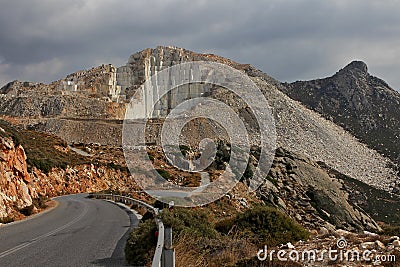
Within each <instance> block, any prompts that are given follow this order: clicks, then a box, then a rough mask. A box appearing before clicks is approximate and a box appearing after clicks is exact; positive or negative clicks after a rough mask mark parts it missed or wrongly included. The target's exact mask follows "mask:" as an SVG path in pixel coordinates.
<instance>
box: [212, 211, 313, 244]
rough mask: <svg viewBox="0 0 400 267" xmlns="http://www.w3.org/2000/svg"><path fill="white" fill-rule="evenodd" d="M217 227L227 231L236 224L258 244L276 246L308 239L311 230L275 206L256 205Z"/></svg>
mask: <svg viewBox="0 0 400 267" xmlns="http://www.w3.org/2000/svg"><path fill="white" fill-rule="evenodd" d="M216 225H217V226H218V227H217V229H218V230H219V231H221V232H222V233H225V234H226V233H227V231H229V230H230V229H231V228H232V227H233V226H234V225H236V227H237V228H238V231H241V232H243V233H246V234H248V235H249V237H250V238H252V239H253V240H254V242H255V243H256V244H257V245H268V246H275V245H278V244H282V243H287V242H294V241H298V240H306V239H308V237H309V232H308V231H307V230H305V229H304V228H303V227H302V226H301V225H299V224H297V223H296V222H295V221H293V220H292V219H291V218H289V217H288V216H286V215H284V214H283V213H281V212H280V211H278V210H277V209H275V208H272V207H268V206H256V207H254V208H251V209H249V210H247V211H245V212H244V213H241V214H238V215H237V216H236V217H235V218H234V219H233V220H227V221H225V222H219V223H217V224H216Z"/></svg>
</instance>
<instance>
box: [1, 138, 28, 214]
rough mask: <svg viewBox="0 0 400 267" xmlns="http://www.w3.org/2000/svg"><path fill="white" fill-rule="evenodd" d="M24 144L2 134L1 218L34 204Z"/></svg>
mask: <svg viewBox="0 0 400 267" xmlns="http://www.w3.org/2000/svg"><path fill="white" fill-rule="evenodd" d="M30 181H31V180H30V176H29V174H28V171H27V164H26V155H25V151H24V149H23V148H22V146H20V145H18V146H16V145H15V144H14V142H13V140H12V139H11V138H7V137H1V136H0V219H1V218H6V217H13V216H15V213H17V212H18V210H20V209H23V208H25V207H27V206H30V205H32V195H35V194H33V192H32V191H31V190H30V188H29V187H28V185H27V184H29V183H30Z"/></svg>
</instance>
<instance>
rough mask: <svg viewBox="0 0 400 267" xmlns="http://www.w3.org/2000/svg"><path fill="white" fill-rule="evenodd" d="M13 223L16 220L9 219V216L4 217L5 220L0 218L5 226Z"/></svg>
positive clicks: (0, 221)
mask: <svg viewBox="0 0 400 267" xmlns="http://www.w3.org/2000/svg"><path fill="white" fill-rule="evenodd" d="M13 221H14V219H13V218H11V217H9V216H7V217H4V218H0V223H4V224H6V223H11V222H13Z"/></svg>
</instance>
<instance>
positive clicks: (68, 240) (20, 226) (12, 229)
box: [0, 194, 138, 266]
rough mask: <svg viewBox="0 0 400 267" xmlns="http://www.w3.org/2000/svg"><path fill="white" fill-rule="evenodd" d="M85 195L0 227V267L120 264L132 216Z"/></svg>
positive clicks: (65, 198)
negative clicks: (34, 215) (45, 211)
mask: <svg viewBox="0 0 400 267" xmlns="http://www.w3.org/2000/svg"><path fill="white" fill-rule="evenodd" d="M86 196H87V195H85V194H79V195H69V196H63V197H58V198H56V199H55V200H56V201H57V202H58V203H59V205H58V206H57V207H56V208H55V209H53V210H51V211H49V212H47V213H44V214H40V215H39V216H36V217H33V218H32V219H28V220H25V221H21V222H17V223H14V224H10V225H5V226H0V266H124V265H125V261H124V247H125V242H126V238H127V236H128V234H129V231H130V230H131V229H132V228H133V227H134V226H136V225H137V224H138V220H137V218H136V216H135V215H134V214H132V213H129V212H127V211H126V210H124V209H123V208H121V207H120V206H118V205H116V204H113V203H110V202H107V201H103V200H96V199H88V198H86Z"/></svg>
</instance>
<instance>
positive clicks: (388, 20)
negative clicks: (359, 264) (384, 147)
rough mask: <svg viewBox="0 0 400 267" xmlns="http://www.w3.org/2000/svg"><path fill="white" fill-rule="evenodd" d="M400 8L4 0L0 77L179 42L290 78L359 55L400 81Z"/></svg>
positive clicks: (324, 1)
mask: <svg viewBox="0 0 400 267" xmlns="http://www.w3.org/2000/svg"><path fill="white" fill-rule="evenodd" d="M399 14H400V0H376V1H374V0H348V1H345V0H314V1H312V0H259V1H258V0H246V1H238V0H230V1H228V0H226V1H217V0H200V1H194V0H188V1H178V0H145V1H137V0H65V1H64V0H13V1H11V0H0V86H2V85H4V84H5V83H7V82H8V81H11V80H15V79H18V80H24V81H25V80H29V81H37V82H50V81H53V80H57V79H60V78H62V77H65V76H66V75H67V74H69V73H72V72H75V71H77V70H80V69H86V68H90V67H93V66H96V65H100V64H102V63H112V64H114V65H116V66H120V65H123V64H125V63H126V61H127V60H128V58H129V56H130V55H131V54H133V53H134V52H137V51H140V50H143V49H145V48H148V47H156V46H157V45H174V46H178V47H183V48H186V49H189V50H193V51H196V52H208V53H214V54H218V55H221V56H224V57H228V58H231V59H233V60H235V61H238V62H240V63H250V64H252V65H254V66H256V67H257V68H259V69H261V70H263V71H264V72H266V73H268V74H269V75H271V76H273V77H274V78H277V79H279V80H281V81H295V80H306V79H313V78H318V77H325V76H330V75H332V74H334V73H335V72H336V71H337V70H339V69H340V68H342V67H344V66H345V65H346V64H347V63H349V62H350V61H352V60H354V59H358V60H363V61H365V62H366V63H367V64H368V67H369V70H370V72H371V73H372V74H373V75H375V76H378V77H380V78H382V79H384V80H385V81H387V82H388V83H389V85H391V86H392V87H393V88H395V89H400V16H399Z"/></svg>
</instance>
